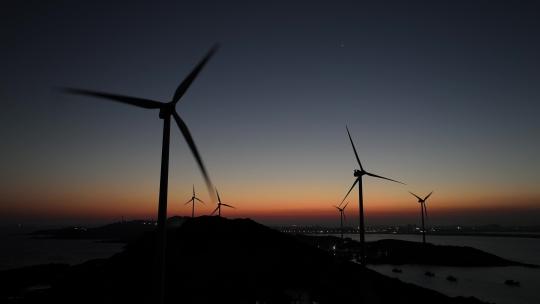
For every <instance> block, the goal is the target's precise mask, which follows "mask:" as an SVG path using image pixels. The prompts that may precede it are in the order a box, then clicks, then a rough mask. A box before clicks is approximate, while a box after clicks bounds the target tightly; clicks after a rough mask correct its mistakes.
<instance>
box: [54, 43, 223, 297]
mask: <svg viewBox="0 0 540 304" xmlns="http://www.w3.org/2000/svg"><path fill="white" fill-rule="evenodd" d="M217 49H218V45H214V46H213V47H212V48H211V49H210V51H208V53H207V54H206V55H205V56H204V57H203V59H202V60H201V61H200V62H199V63H198V64H197V65H196V66H195V68H194V69H193V70H192V71H191V73H189V74H188V76H187V77H186V78H185V79H184V80H183V81H182V82H181V83H180V85H179V86H178V87H177V88H176V91H175V92H174V95H173V97H172V99H171V100H170V101H168V102H161V101H155V100H150V99H145V98H138V97H130V96H124V95H118V94H111V93H105V92H98V91H91V90H84V89H74V88H66V89H65V90H64V91H65V92H67V93H70V94H77V95H84V96H91V97H96V98H103V99H107V100H112V101H116V102H120V103H124V104H128V105H132V106H136V107H139V108H144V109H159V118H161V119H163V144H162V148H161V176H160V182H159V203H158V225H157V237H158V241H157V246H158V248H157V255H156V263H157V265H158V266H157V269H159V275H157V279H156V292H157V293H158V294H159V300H158V301H157V302H158V303H164V301H165V252H166V251H165V248H166V244H167V243H166V232H167V229H166V221H167V187H168V178H169V143H170V131H171V116H172V117H173V118H174V120H175V121H176V124H177V125H178V127H179V128H180V131H181V132H182V135H183V136H184V138H185V140H186V142H187V144H188V146H189V148H190V150H191V153H192V154H193V156H194V157H195V160H196V161H197V164H198V166H199V169H200V170H201V172H202V175H203V177H204V180H205V182H206V186H207V187H208V192H209V193H210V195H211V197H212V189H213V186H212V182H211V181H210V177H209V176H208V173H207V171H206V168H205V166H204V163H203V160H202V158H201V156H200V154H199V151H198V149H197V146H196V145H195V141H194V140H193V137H192V136H191V133H190V131H189V129H188V127H187V125H186V123H185V122H184V120H183V119H182V118H181V117H180V115H178V113H177V112H176V104H177V103H178V101H179V100H180V98H182V96H183V95H184V94H185V93H186V91H187V90H188V88H189V87H190V85H191V84H192V83H193V81H194V80H195V78H196V77H197V75H198V74H199V72H200V71H201V70H202V69H203V67H204V66H205V65H206V63H207V62H208V60H210V58H211V57H212V56H213V55H214V53H215V52H216V51H217Z"/></svg>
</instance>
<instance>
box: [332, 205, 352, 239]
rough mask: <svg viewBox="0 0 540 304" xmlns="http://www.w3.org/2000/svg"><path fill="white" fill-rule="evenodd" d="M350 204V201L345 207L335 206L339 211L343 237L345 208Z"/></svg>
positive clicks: (340, 228)
mask: <svg viewBox="0 0 540 304" xmlns="http://www.w3.org/2000/svg"><path fill="white" fill-rule="evenodd" d="M348 204H349V202H347V203H346V204H345V206H343V207H339V206H334V207H336V209H337V210H338V211H339V230H340V232H341V238H343V220H344V219H345V208H347V205H348Z"/></svg>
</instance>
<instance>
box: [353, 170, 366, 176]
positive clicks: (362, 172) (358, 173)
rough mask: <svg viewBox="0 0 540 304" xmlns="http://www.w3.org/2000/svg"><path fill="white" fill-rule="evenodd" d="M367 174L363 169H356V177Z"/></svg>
mask: <svg viewBox="0 0 540 304" xmlns="http://www.w3.org/2000/svg"><path fill="white" fill-rule="evenodd" d="M364 174H366V173H365V172H364V171H363V170H354V173H353V175H354V177H360V176H362V175H364Z"/></svg>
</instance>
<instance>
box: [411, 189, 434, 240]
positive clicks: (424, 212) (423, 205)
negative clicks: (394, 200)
mask: <svg viewBox="0 0 540 304" xmlns="http://www.w3.org/2000/svg"><path fill="white" fill-rule="evenodd" d="M409 193H410V194H412V195H414V196H415V197H416V198H417V199H418V203H420V212H421V213H422V243H424V244H425V243H426V227H425V226H424V215H425V216H426V217H427V208H426V201H427V199H428V198H429V197H430V196H431V194H433V191H431V192H430V193H429V194H428V195H426V197H424V198H421V197H420V196H418V195H416V194H414V193H412V192H411V191H409Z"/></svg>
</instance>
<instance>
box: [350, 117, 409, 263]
mask: <svg viewBox="0 0 540 304" xmlns="http://www.w3.org/2000/svg"><path fill="white" fill-rule="evenodd" d="M346 129H347V134H348V135H349V140H350V141H351V145H352V148H353V151H354V155H355V156H356V161H357V162H358V165H359V166H360V170H358V169H355V170H354V177H356V179H355V180H354V183H353V184H352V186H351V188H350V189H349V192H347V194H346V195H345V197H344V198H343V200H342V201H341V204H343V202H344V201H345V199H347V196H349V193H351V191H352V189H353V188H354V186H355V185H356V184H357V183H358V212H359V217H360V229H359V231H358V232H359V234H360V264H361V265H363V266H365V265H366V257H365V250H366V249H365V230H364V195H363V189H362V188H363V186H362V176H364V175H367V176H371V177H376V178H382V179H386V180H389V181H392V182H396V183H400V184H403V185H405V184H404V183H402V182H400V181H397V180H393V179H390V178H387V177H383V176H380V175H377V174H373V173H370V172H367V171H366V170H364V167H362V163H360V158H359V157H358V153H357V152H356V148H355V146H354V142H353V140H352V138H351V133H350V132H349V128H348V127H346Z"/></svg>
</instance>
